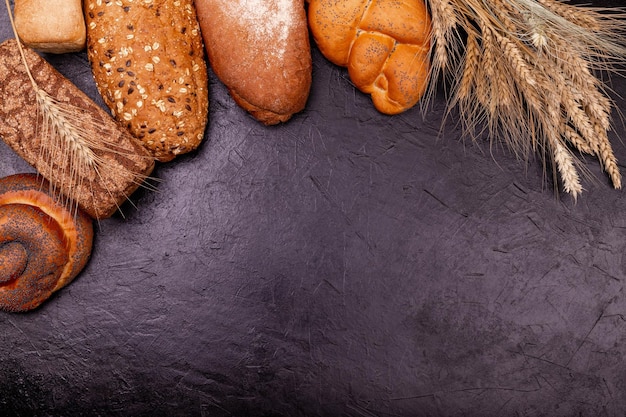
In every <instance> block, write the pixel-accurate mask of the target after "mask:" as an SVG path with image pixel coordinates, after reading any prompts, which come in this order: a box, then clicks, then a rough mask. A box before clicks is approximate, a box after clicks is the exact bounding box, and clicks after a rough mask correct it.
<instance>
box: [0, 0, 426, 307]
mask: <svg viewBox="0 0 626 417" xmlns="http://www.w3.org/2000/svg"><path fill="white" fill-rule="evenodd" d="M81 1H82V3H81ZM14 9H15V10H14V15H15V19H14V22H15V27H14V30H15V33H16V36H17V37H19V38H20V39H21V41H22V43H23V44H24V46H23V47H20V44H19V43H18V42H16V41H15V40H9V41H5V42H4V43H2V44H0V97H1V98H2V99H1V100H0V137H1V138H2V139H3V140H4V141H5V142H6V143H7V144H8V145H9V146H10V147H11V148H13V150H14V151H15V152H16V153H17V154H18V155H20V156H21V157H22V158H24V159H25V160H26V161H27V162H29V163H30V164H31V165H33V167H34V168H35V169H36V170H37V171H38V173H39V174H40V175H41V176H39V174H38V175H35V174H21V175H14V176H10V177H6V178H4V179H0V310H6V311H27V310H31V309H33V308H36V307H37V306H39V305H40V304H41V303H42V302H43V301H45V300H46V299H47V298H49V297H50V295H51V294H53V293H54V292H55V291H57V290H59V289H60V288H62V287H63V286H65V285H67V284H68V283H69V282H71V281H72V280H73V279H74V277H76V275H77V274H78V273H79V272H80V271H81V270H82V269H83V268H84V266H85V265H86V263H87V261H88V259H89V256H90V253H91V248H92V244H93V226H92V219H99V220H100V219H104V218H107V217H109V216H111V215H113V213H115V212H116V211H117V210H118V209H119V207H120V205H121V204H123V203H124V201H125V200H126V199H127V198H128V197H129V196H130V195H131V194H132V193H133V192H134V191H135V190H136V189H137V188H138V187H139V186H140V185H141V184H142V183H143V182H144V181H145V180H146V179H147V178H148V176H149V175H150V173H151V172H152V170H153V169H154V166H155V160H157V161H161V162H167V161H171V160H172V159H174V158H175V157H176V156H177V155H180V154H184V153H187V152H190V151H192V150H194V149H196V148H197V147H198V146H199V145H200V143H201V141H202V139H203V137H204V133H205V129H206V126H207V122H208V121H207V117H208V105H209V99H208V74H207V69H208V64H209V63H210V64H211V66H212V68H213V70H214V72H215V74H216V75H217V77H218V78H219V79H220V80H221V81H222V82H223V83H224V84H225V86H226V87H227V88H228V90H229V92H230V95H231V96H232V98H233V99H234V101H235V102H236V103H237V104H238V105H239V106H241V107H242V108H243V109H245V110H246V111H248V112H249V113H250V114H251V115H252V116H253V117H254V118H256V119H257V120H258V121H260V122H261V123H263V124H265V125H274V124H278V123H281V122H286V121H288V120H289V119H290V118H291V117H292V116H293V115H294V114H296V113H298V112H300V111H301V110H303V109H304V108H305V105H306V102H307V99H308V96H309V92H310V88H311V82H312V58H311V50H310V43H309V27H310V28H311V29H312V32H313V35H314V37H315V40H316V42H317V44H318V46H319V48H320V50H321V51H322V52H323V54H324V55H325V56H326V57H327V58H328V59H329V60H330V61H332V62H334V63H335V64H338V65H342V66H346V67H347V68H348V72H349V74H350V77H351V79H352V81H353V82H354V83H355V85H356V86H357V87H358V88H359V89H361V90H362V91H364V92H367V93H370V94H371V95H372V99H373V101H374V104H375V106H376V108H377V109H379V110H380V111H381V112H384V113H389V114H394V113H398V112H401V111H404V110H406V109H407V108H409V107H411V106H412V105H414V104H415V103H416V102H417V100H418V99H419V98H420V96H421V94H423V92H424V89H425V87H426V78H427V74H428V71H429V62H428V53H429V45H428V34H429V28H430V22H429V19H428V14H427V12H426V8H425V6H424V3H423V2H422V0H401V1H393V2H389V1H383V0H371V1H370V0H345V1H343V2H336V1H334V0H311V1H310V3H309V10H308V13H309V14H308V17H307V9H306V8H305V4H304V0H195V1H194V0H173V1H170V0H84V1H83V0H47V1H45V2H44V1H43V0H39V1H37V0H15V8H14ZM83 12H84V16H85V17H84V20H81V18H82V17H83ZM57 35H58V36H57ZM85 35H86V41H85ZM85 42H86V46H87V57H88V59H89V62H90V66H91V70H92V73H93V78H94V80H95V82H96V86H97V88H98V91H99V92H100V94H101V96H102V98H103V100H104V103H105V104H106V105H107V106H108V107H109V109H110V111H111V115H112V116H113V117H111V115H110V114H108V113H106V112H105V111H104V110H103V109H101V108H100V107H99V106H98V105H97V104H96V103H95V102H93V101H92V100H91V99H90V98H89V97H87V95H85V94H84V93H83V92H82V91H80V90H79V89H78V88H77V87H76V86H75V85H74V84H72V83H71V82H70V81H69V80H68V79H67V78H65V77H64V76H63V75H61V74H60V73H59V72H57V71H56V70H55V69H54V68H53V67H52V66H51V65H50V64H49V63H48V62H47V61H46V60H45V59H44V58H43V57H42V56H41V55H39V54H37V53H36V52H34V50H33V49H34V48H37V49H39V50H40V51H43V52H53V53H62V52H73V51H78V50H80V49H82V48H83V47H84V46H85ZM205 53H206V57H207V58H208V61H207V60H206V59H205ZM45 190H47V191H48V192H47V193H46V192H45Z"/></svg>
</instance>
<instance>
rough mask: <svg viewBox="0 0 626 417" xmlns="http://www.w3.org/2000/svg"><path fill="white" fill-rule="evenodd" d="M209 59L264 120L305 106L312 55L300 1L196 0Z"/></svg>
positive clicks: (237, 97)
mask: <svg viewBox="0 0 626 417" xmlns="http://www.w3.org/2000/svg"><path fill="white" fill-rule="evenodd" d="M195 4H196V8H197V11H198V20H199V22H200V27H201V29H202V36H203V38H204V44H205V47H206V50H207V54H208V58H209V62H210V64H211V67H212V69H213V71H214V72H215V74H216V75H217V77H218V78H219V79H220V80H221V81H222V82H223V83H224V85H226V87H227V88H228V90H229V91H230V94H231V96H232V97H233V99H234V101H235V102H236V103H237V104H238V105H239V106H241V107H242V108H243V109H245V110H246V111H248V112H249V113H250V114H251V115H252V116H253V117H255V118H256V119H257V120H259V121H260V122H262V123H264V124H266V125H273V124H277V123H280V122H285V121H287V120H289V119H290V118H291V117H292V115H294V114H295V113H298V112H300V111H301V110H303V109H304V107H305V105H306V102H307V99H308V96H309V91H310V88H311V77H312V75H311V71H312V60H311V50H310V43H309V35H308V33H309V32H308V27H307V19H306V10H305V8H304V2H303V0H263V1H259V0H248V1H246V0H196V1H195Z"/></svg>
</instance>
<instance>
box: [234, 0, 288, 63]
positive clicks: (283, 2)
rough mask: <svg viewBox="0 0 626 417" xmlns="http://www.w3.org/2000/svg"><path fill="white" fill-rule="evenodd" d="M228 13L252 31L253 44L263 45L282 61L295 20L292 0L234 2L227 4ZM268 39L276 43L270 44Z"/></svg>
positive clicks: (239, 0)
mask: <svg viewBox="0 0 626 417" xmlns="http://www.w3.org/2000/svg"><path fill="white" fill-rule="evenodd" d="M225 5H226V8H227V13H228V14H229V15H230V16H236V17H237V18H238V19H239V24H240V25H241V26H246V27H249V28H251V29H252V30H251V31H250V32H249V34H250V35H251V39H249V41H250V42H251V43H255V44H257V43H263V44H265V45H266V46H267V48H266V49H265V52H266V53H267V54H268V55H270V56H274V57H275V58H278V59H282V57H283V55H284V54H285V50H286V45H287V41H288V39H289V31H290V30H291V29H290V28H291V26H292V22H293V20H294V16H293V14H294V8H293V2H292V1H291V0H278V1H276V2H268V1H266V0H232V1H229V2H226V3H225ZM268 39H273V40H274V42H272V43H268V42H267V40H268Z"/></svg>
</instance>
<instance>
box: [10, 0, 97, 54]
mask: <svg viewBox="0 0 626 417" xmlns="http://www.w3.org/2000/svg"><path fill="white" fill-rule="evenodd" d="M13 14H14V18H15V29H16V30H17V34H18V36H19V38H20V40H21V41H22V42H23V43H24V44H25V45H26V46H29V47H31V48H34V49H37V50H39V51H42V52H49V53H65V52H78V51H80V50H82V49H83V48H84V47H85V39H86V30H85V19H84V17H83V6H82V0H15V5H14V8H13Z"/></svg>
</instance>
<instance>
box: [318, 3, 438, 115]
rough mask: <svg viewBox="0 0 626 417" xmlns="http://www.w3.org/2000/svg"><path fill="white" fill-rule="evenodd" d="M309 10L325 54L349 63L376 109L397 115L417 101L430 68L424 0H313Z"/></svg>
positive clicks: (353, 77)
mask: <svg viewBox="0 0 626 417" xmlns="http://www.w3.org/2000/svg"><path fill="white" fill-rule="evenodd" d="M308 14H309V27H310V29H311V33H312V35H313V37H314V39H315V42H316V43H317V46H318V47H319V49H320V51H321V52H322V54H323V55H324V56H325V57H326V58H327V59H328V60H329V61H331V62H333V63H334V64H336V65H340V66H343V67H347V68H348V74H349V75H350V79H351V80H352V82H353V83H354V85H355V86H356V87H357V88H358V89H359V90H361V91H363V92H364V93H368V94H371V96H372V101H373V103H374V106H375V107H376V109H378V110H379V111H380V112H382V113H386V114H396V113H400V112H402V111H405V110H407V109H409V108H411V107H412V106H414V105H415V104H416V103H417V102H418V101H419V99H420V98H421V97H422V95H423V94H424V91H425V90H426V86H427V83H428V75H429V71H430V62H429V49H430V45H429V33H430V18H429V15H428V11H427V9H426V6H425V5H424V2H423V0H399V1H382V0H372V1H368V0H343V1H335V0H310V1H309V10H308Z"/></svg>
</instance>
